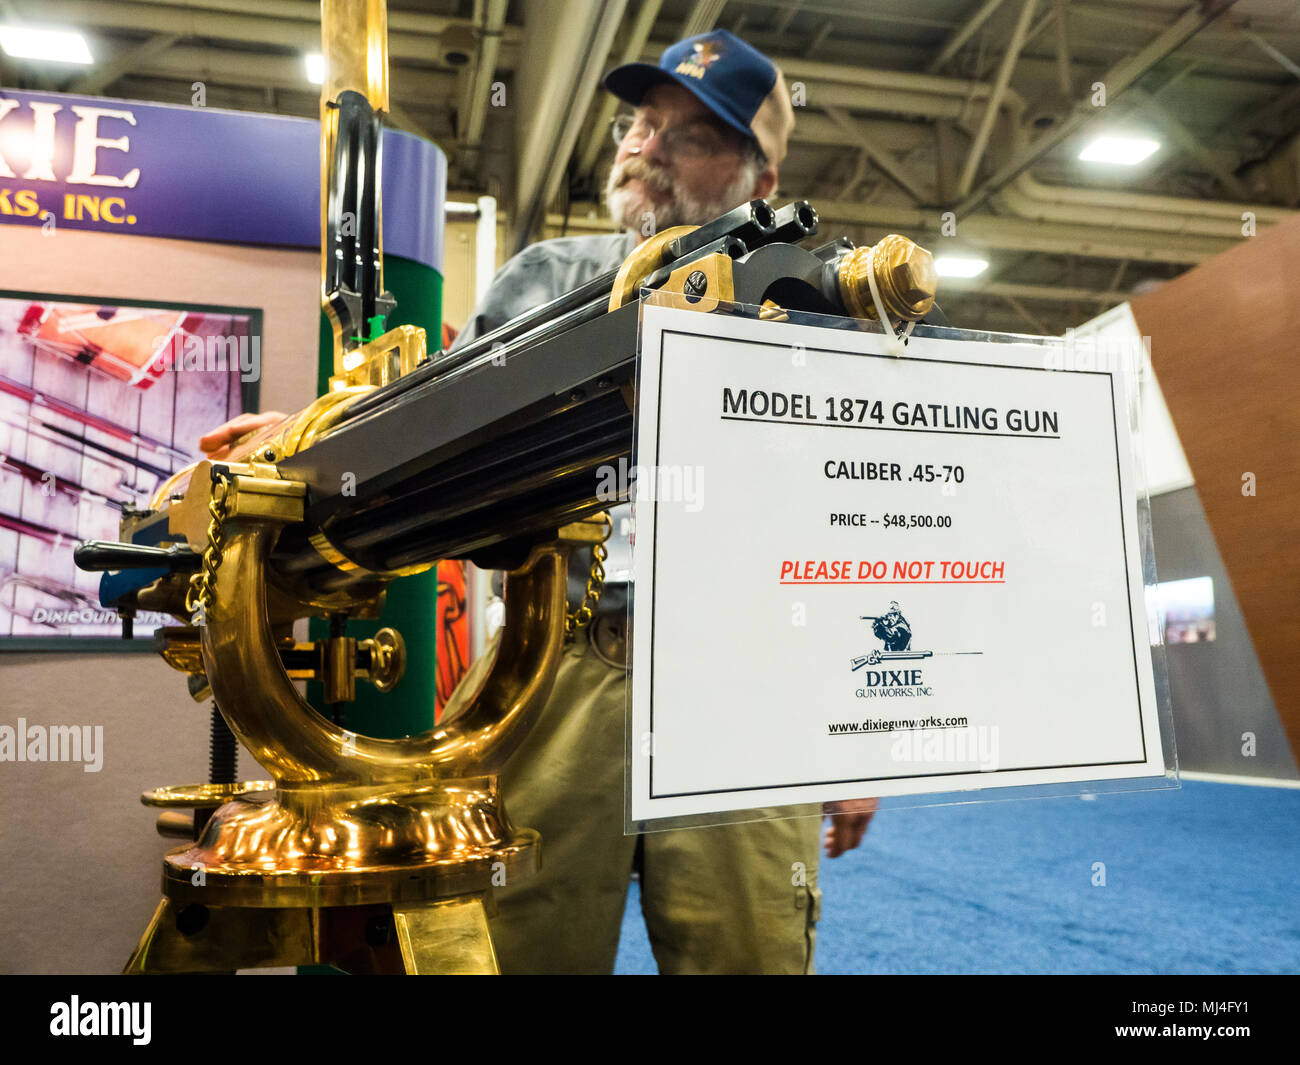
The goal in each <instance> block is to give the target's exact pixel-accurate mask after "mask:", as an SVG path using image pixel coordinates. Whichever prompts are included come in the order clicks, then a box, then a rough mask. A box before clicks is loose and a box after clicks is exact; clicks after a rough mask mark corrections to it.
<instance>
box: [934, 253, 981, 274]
mask: <svg viewBox="0 0 1300 1065" xmlns="http://www.w3.org/2000/svg"><path fill="white" fill-rule="evenodd" d="M988 268H989V261H988V260H987V259H975V258H972V257H970V256H965V255H940V256H938V257H937V258H936V259H935V260H934V272H935V273H936V274H938V275H939V276H940V277H978V276H979V275H980V274H982V273H983V272H984V271H985V270H987V269H988Z"/></svg>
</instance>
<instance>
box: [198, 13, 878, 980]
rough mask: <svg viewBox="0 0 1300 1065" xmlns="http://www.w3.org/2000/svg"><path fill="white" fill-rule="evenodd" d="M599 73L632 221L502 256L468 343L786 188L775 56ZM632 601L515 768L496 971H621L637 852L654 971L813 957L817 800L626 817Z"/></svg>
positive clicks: (744, 48)
mask: <svg viewBox="0 0 1300 1065" xmlns="http://www.w3.org/2000/svg"><path fill="white" fill-rule="evenodd" d="M605 85H606V87H607V88H608V89H609V90H610V91H611V92H613V93H614V94H615V95H616V96H618V97H619V98H620V99H622V100H624V101H626V102H627V103H629V104H631V105H633V106H634V107H635V112H634V113H633V115H632V116H630V119H628V118H627V117H626V116H625V117H624V119H622V120H621V121H620V126H621V128H620V129H619V132H620V133H621V134H622V135H621V137H620V138H619V148H618V153H617V155H616V157H615V160H614V165H613V167H612V169H611V171H610V175H609V180H608V182H607V184H606V190H605V191H606V198H607V200H608V203H609V208H610V212H611V214H612V215H613V217H614V220H615V221H616V222H617V223H618V224H619V225H620V227H622V229H623V230H625V232H622V233H619V234H616V235H611V236H600V237H569V238H561V239H559V240H549V241H543V242H541V243H539V244H535V245H532V246H531V247H529V248H527V249H525V250H524V251H523V252H521V253H520V254H519V255H517V256H515V257H514V258H513V259H511V260H510V262H508V263H506V265H505V266H503V267H502V268H501V270H500V271H499V272H498V273H497V275H496V277H495V278H494V280H493V283H492V286H491V288H490V289H489V290H488V292H487V294H486V295H485V296H484V299H483V301H482V303H481V304H480V305H479V306H478V307H477V308H476V309H475V312H474V314H473V316H472V317H471V320H470V322H469V323H468V324H467V326H466V329H465V331H464V332H463V333H462V334H461V335H460V337H459V338H458V343H465V342H466V341H468V340H470V339H472V338H473V337H475V336H477V335H481V334H483V333H485V332H488V331H489V330H491V329H493V328H495V327H496V326H498V325H500V324H502V323H503V322H506V321H508V320H509V319H511V318H513V317H516V316H517V315H519V314H522V313H524V312H525V311H528V310H532V309H533V308H535V307H537V306H539V305H541V304H543V303H546V302H548V301H550V300H552V299H554V298H555V297H556V296H559V295H560V294H562V293H564V292H566V291H568V290H569V289H572V288H575V287H577V286H578V285H581V284H582V283H584V282H586V281H588V280H590V279H592V278H593V277H596V276H598V275H600V274H602V273H606V272H609V271H611V270H614V269H616V268H617V267H618V266H619V265H620V264H621V263H622V262H623V260H624V259H625V258H626V257H627V255H628V254H629V253H630V252H631V251H632V250H633V248H635V247H636V245H637V244H638V243H640V242H641V241H642V240H644V239H646V238H647V237H649V236H650V235H652V234H653V233H654V232H656V231H658V230H662V229H666V228H669V227H671V226H676V225H682V224H700V223H703V222H707V221H709V220H711V219H713V218H715V217H716V216H718V215H720V214H723V213H724V212H726V211H727V210H730V209H731V208H733V207H736V206H738V205H740V204H742V203H744V202H746V201H748V200H751V199H755V198H759V197H766V196H769V195H771V194H772V193H773V192H774V191H775V189H776V185H777V167H778V165H779V163H780V161H781V160H782V159H783V158H784V156H785V151H786V142H787V140H788V138H789V134H790V131H791V129H792V128H793V125H794V113H793V109H792V108H791V106H790V101H789V95H788V93H787V91H786V88H785V83H784V80H783V79H782V77H781V74H780V71H779V70H778V69H777V68H776V66H775V65H774V64H773V63H772V62H771V60H769V59H768V58H767V57H766V56H764V55H762V54H761V53H760V52H758V51H756V50H755V49H753V48H752V47H750V46H749V45H748V44H746V43H745V42H743V41H741V40H740V39H739V38H737V37H734V36H733V35H731V34H729V33H727V32H726V31H723V30H717V31H714V32H712V33H708V34H704V35H701V36H699V37H694V38H691V39H689V40H686V41H682V42H679V43H678V44H675V45H673V46H672V47H670V48H669V49H668V50H667V51H665V52H664V54H663V56H662V57H661V58H660V61H659V64H658V65H657V66H655V65H651V64H643V63H633V64H628V65H626V66H623V67H620V68H618V69H616V70H614V71H612V72H611V73H610V74H609V75H608V76H607V77H606V80H605ZM249 428H251V425H250V423H249V422H247V421H242V422H241V421H239V420H236V422H235V423H233V424H232V427H230V429H229V430H228V429H227V427H223V429H222V430H218V431H217V432H216V433H214V434H209V436H208V437H205V438H204V440H203V441H202V443H203V444H204V445H206V447H207V448H217V447H219V446H221V445H222V444H224V443H226V442H227V441H228V439H229V438H230V436H231V432H232V431H237V432H247V431H248V430H249ZM223 431H224V433H223ZM590 558H591V556H590V552H587V551H584V552H576V553H575V556H574V564H573V566H572V567H571V569H570V575H569V584H570V600H571V603H570V606H571V607H573V606H576V605H577V604H578V603H579V602H580V601H581V600H582V595H583V591H584V589H585V585H586V578H587V573H588V570H589V567H590ZM625 610H626V598H625V586H622V587H621V586H619V585H617V584H614V583H611V584H610V585H607V587H606V590H605V592H604V594H603V595H602V597H601V599H600V602H599V604H598V608H597V613H596V616H595V617H594V618H593V620H592V622H591V624H590V625H589V626H588V627H587V628H586V630H582V631H580V632H579V634H578V636H577V637H576V639H574V640H573V642H572V643H570V644H569V645H568V647H567V648H566V651H565V655H564V658H563V661H562V663H561V665H560V668H559V672H558V675H557V678H556V681H555V687H554V690H553V691H552V693H551V697H550V699H549V701H548V703H547V705H546V707H545V708H544V710H543V712H542V714H541V716H540V719H539V721H538V723H537V725H536V726H535V727H534V729H533V730H532V732H531V733H530V734H529V736H528V738H527V739H526V740H525V742H524V744H523V746H522V747H521V748H520V750H519V751H518V752H517V753H516V754H515V756H514V757H513V758H512V759H511V761H510V762H509V763H508V764H507V766H506V767H505V770H504V771H503V773H502V776H501V793H502V795H503V797H504V801H505V806H506V809H507V810H508V811H509V813H510V815H511V817H512V818H513V819H514V820H515V821H516V822H517V823H518V824H521V825H527V826H529V827H532V828H536V829H538V830H539V831H540V832H541V834H542V840H543V844H542V853H543V867H542V871H541V873H540V874H539V875H538V876H536V877H534V878H532V879H529V880H526V881H523V882H521V883H519V884H507V885H506V886H505V887H504V888H500V889H498V892H497V899H498V904H499V913H498V915H497V916H496V918H494V919H493V921H492V936H493V940H494V942H495V944H496V948H497V953H498V956H499V958H500V961H501V966H502V969H503V971H505V972H534V973H536V972H570V973H592V972H596V973H599V972H609V971H611V970H612V968H613V964H614V959H615V955H616V953H617V948H618V938H619V932H620V929H621V925H622V919H623V912H624V908H625V903H626V898H627V891H628V884H629V881H630V877H631V874H632V871H633V868H634V867H635V868H636V869H637V870H638V871H639V873H640V887H641V903H642V912H643V914H644V916H645V920H646V926H647V930H648V932H649V935H650V941H651V945H652V948H653V949H654V953H655V958H656V960H657V962H658V964H659V968H660V971H661V972H772V973H803V972H811V971H812V955H813V944H814V940H815V934H816V921H817V916H818V912H819V910H820V892H819V891H818V889H817V858H818V849H819V848H818V835H819V826H820V817H819V816H818V811H817V809H816V808H815V807H814V808H812V809H811V811H809V810H807V809H802V808H801V811H785V812H786V813H790V812H803V813H804V814H805V815H806V816H803V817H798V818H789V817H786V818H781V819H765V820H759V821H754V822H750V823H746V824H740V825H729V826H721V827H715V828H702V829H689V830H678V831H669V832H651V833H647V834H646V835H644V836H642V837H636V836H625V835H624V834H623V797H624V787H623V775H624V766H623V762H624V719H625V710H626V697H627V675H628V674H627V668H626V644H627V641H626V638H625V634H624V633H623V632H622V628H623V622H624V618H625ZM702 651H703V653H707V649H702ZM873 808H874V806H872V805H871V804H870V801H867V802H866V803H844V804H836V805H834V806H831V807H828V809H827V812H828V813H837V814H839V816H838V817H835V818H833V819H832V822H831V825H830V827H829V828H828V830H827V833H826V840H825V843H826V852H827V855H828V856H830V857H836V856H838V855H839V854H842V853H843V852H844V851H846V850H851V849H853V848H854V847H856V846H857V845H858V843H859V842H860V841H861V839H862V835H863V833H864V832H865V830H866V827H867V823H868V821H869V820H870V817H871V813H870V810H871V809H873ZM808 814H811V816H807V815H808Z"/></svg>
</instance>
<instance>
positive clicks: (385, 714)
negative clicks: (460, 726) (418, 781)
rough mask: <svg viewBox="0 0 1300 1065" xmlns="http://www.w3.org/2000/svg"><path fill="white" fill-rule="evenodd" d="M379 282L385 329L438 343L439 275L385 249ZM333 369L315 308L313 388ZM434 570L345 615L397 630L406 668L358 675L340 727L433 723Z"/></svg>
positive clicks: (360, 625)
mask: <svg viewBox="0 0 1300 1065" xmlns="http://www.w3.org/2000/svg"><path fill="white" fill-rule="evenodd" d="M384 287H385V288H387V289H388V291H389V292H391V293H392V294H393V296H394V297H396V299H397V307H396V308H395V309H394V311H393V313H392V314H390V315H389V316H388V321H387V325H386V328H388V329H393V328H395V327H397V326H399V325H417V326H420V327H421V328H422V329H424V331H425V333H426V334H428V338H429V339H428V342H429V350H430V351H436V350H437V349H438V348H440V347H441V346H442V275H441V274H440V273H438V271H437V270H434V269H432V268H431V267H428V266H425V265H424V264H422V263H417V262H412V261H411V260H410V259H403V258H400V257H399V256H396V255H385V256H384ZM333 373H334V335H333V332H332V330H331V328H330V322H329V319H328V318H326V316H325V314H324V313H323V312H322V313H321V327H320V361H319V363H318V373H317V377H316V388H317V392H318V393H319V394H323V393H324V392H325V391H326V389H328V387H329V379H330V377H331V376H332V375H333ZM437 618H438V571H437V568H436V567H435V568H434V569H430V570H426V571H425V572H424V573H418V574H416V575H415V576H413V577H399V578H398V579H397V580H395V581H393V582H392V584H390V585H389V586H388V596H387V598H386V600H385V602H384V611H383V615H382V617H380V618H379V619H378V620H376V621H349V622H348V635H349V636H355V637H356V638H357V639H365V638H366V637H368V636H373V635H374V634H375V632H376V631H377V630H378V629H381V628H383V627H385V626H387V627H389V628H393V629H396V630H397V631H398V632H400V633H401V634H402V638H403V639H404V640H405V641H406V674H405V676H403V677H402V680H401V682H400V683H399V684H398V685H397V687H396V688H394V689H393V690H392V691H390V692H387V693H384V692H377V691H375V689H374V688H373V687H371V686H370V684H368V683H367V682H366V681H358V682H357V697H356V701H355V702H351V703H348V704H347V707H346V711H345V714H346V717H345V727H346V728H348V729H350V730H351V731H353V732H356V733H359V734H361V735H363V736H380V737H384V738H390V739H391V738H395V737H397V736H413V735H416V734H417V733H421V732H427V731H428V730H429V729H431V728H433V725H434V704H435V701H436V699H437V691H438V660H437V639H436V635H437ZM310 633H311V638H312V639H313V640H321V639H325V638H326V637H327V636H328V635H329V624H328V622H326V621H325V620H324V619H323V618H312V620H311V624H310ZM307 698H308V699H309V700H310V702H311V704H312V705H313V706H314V707H316V709H317V710H319V711H320V712H321V713H326V708H325V699H324V690H323V687H322V685H321V684H320V683H319V682H317V681H312V682H311V683H309V684H308V685H307Z"/></svg>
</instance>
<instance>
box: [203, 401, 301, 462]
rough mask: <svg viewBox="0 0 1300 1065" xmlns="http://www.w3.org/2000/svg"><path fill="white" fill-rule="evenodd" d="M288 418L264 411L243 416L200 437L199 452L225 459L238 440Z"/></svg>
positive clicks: (274, 411) (277, 412) (213, 457)
mask: <svg viewBox="0 0 1300 1065" xmlns="http://www.w3.org/2000/svg"><path fill="white" fill-rule="evenodd" d="M286 417H288V415H286V414H281V413H280V412H279V411H278V410H268V411H263V412H262V413H261V414H241V415H239V417H237V418H231V419H230V421H228V422H226V424H225V425H219V426H217V427H216V428H215V429H213V430H212V431H211V432H208V433H204V434H203V435H202V436H201V437H199V450H200V451H202V452H203V454H205V455H206V456H207V457H208V458H210V459H224V458H225V457H226V456H227V455H229V454H230V449H231V447H233V446H234V443H235V441H236V440H238V439H239V438H240V437H242V436H247V435H248V434H249V433H256V432H260V431H261V430H263V429H265V428H266V427H267V426H270V425H274V424H275V423H276V422H280V421H284V419H285V418H286Z"/></svg>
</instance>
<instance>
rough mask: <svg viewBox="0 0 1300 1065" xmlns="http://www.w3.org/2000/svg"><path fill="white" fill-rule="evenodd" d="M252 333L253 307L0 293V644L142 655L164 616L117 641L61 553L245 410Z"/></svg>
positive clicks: (251, 401)
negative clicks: (117, 650) (205, 435)
mask: <svg viewBox="0 0 1300 1065" xmlns="http://www.w3.org/2000/svg"><path fill="white" fill-rule="evenodd" d="M261 337H262V316H261V312H260V311H259V310H256V309H253V308H240V307H213V306H198V305H189V306H178V305H172V304H158V303H142V302H139V301H134V300H115V299H109V298H99V297H88V296H64V295H57V294H53V293H32V292H0V650H51V649H73V648H75V649H81V650H85V649H87V648H93V649H97V650H105V649H113V648H119V647H125V648H135V649H140V650H150V649H151V648H152V641H151V637H152V634H153V630H154V629H155V628H156V627H158V626H159V625H162V624H168V623H169V619H168V618H167V617H166V616H164V615H154V614H148V613H144V612H142V613H141V614H140V615H138V616H137V617H136V620H135V638H134V639H133V640H131V641H123V640H122V639H121V638H120V627H119V624H118V619H117V615H116V613H115V612H114V611H112V610H106V609H105V608H103V607H102V606H100V603H99V579H100V575H99V574H97V573H84V572H82V571H81V570H78V569H77V568H76V566H75V565H74V564H73V561H72V551H73V548H74V547H75V546H76V545H77V544H78V543H79V542H81V541H82V540H116V539H117V538H118V523H119V520H120V518H121V513H122V508H123V507H132V506H134V507H143V506H146V505H148V503H149V500H150V499H151V498H152V496H153V494H154V493H155V492H156V491H157V490H158V488H159V486H160V485H162V483H163V482H164V481H166V480H167V478H169V477H170V476H171V475H172V474H173V473H175V472H176V471H178V470H180V469H183V468H184V467H185V466H188V465H189V464H190V463H192V462H194V461H195V460H196V459H198V458H200V457H201V456H200V455H199V453H198V448H197V444H198V438H199V436H200V435H201V434H202V433H203V432H205V431H207V430H208V429H211V428H212V427H213V426H216V425H220V424H221V423H222V422H224V421H226V420H227V419H228V418H232V417H234V416H235V415H236V414H240V413H242V412H244V411H247V410H254V409H256V404H257V383H258V380H259V378H260V376H261V359H262V351H261Z"/></svg>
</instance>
